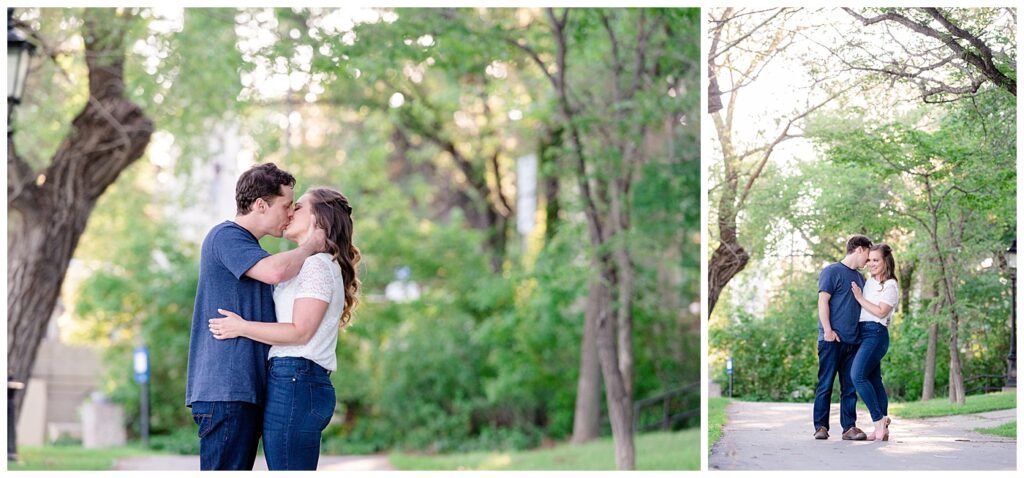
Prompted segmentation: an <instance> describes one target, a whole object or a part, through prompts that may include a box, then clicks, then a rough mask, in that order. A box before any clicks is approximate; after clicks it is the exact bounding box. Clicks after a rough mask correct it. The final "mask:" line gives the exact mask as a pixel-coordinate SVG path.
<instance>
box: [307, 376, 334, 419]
mask: <svg viewBox="0 0 1024 478" xmlns="http://www.w3.org/2000/svg"><path fill="white" fill-rule="evenodd" d="M309 394H310V397H309V414H310V415H312V416H313V417H315V418H316V419H317V420H318V421H319V422H320V429H321V430H323V429H324V428H327V424H328V423H330V421H331V417H333V416H334V406H335V404H336V403H337V399H336V396H335V394H334V387H333V386H331V385H324V384H319V383H311V384H309Z"/></svg>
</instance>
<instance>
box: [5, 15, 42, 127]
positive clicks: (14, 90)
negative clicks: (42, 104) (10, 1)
mask: <svg viewBox="0 0 1024 478" xmlns="http://www.w3.org/2000/svg"><path fill="white" fill-rule="evenodd" d="M35 49H36V46H35V45H33V44H31V43H29V42H28V41H26V40H25V35H22V34H21V32H19V31H18V30H15V29H14V9H13V8H8V9H7V134H10V133H11V115H12V113H13V112H14V107H15V106H16V105H18V104H19V103H21V95H22V93H24V92H25V79H26V78H27V77H28V65H29V63H30V62H31V60H32V53H34V52H35Z"/></svg>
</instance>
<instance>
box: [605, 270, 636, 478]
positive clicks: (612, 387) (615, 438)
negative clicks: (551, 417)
mask: <svg viewBox="0 0 1024 478" xmlns="http://www.w3.org/2000/svg"><path fill="white" fill-rule="evenodd" d="M607 269H610V267H608V266H606V271H605V272H604V273H603V274H602V275H604V276H605V279H608V278H609V277H608V270H607ZM601 294H602V295H603V296H604V299H603V300H602V301H603V302H605V303H607V304H610V303H611V291H610V290H608V288H606V287H604V284H602V285H601ZM614 329H615V317H614V315H613V314H612V308H611V307H602V310H601V312H600V314H598V319H597V354H598V358H599V359H600V361H601V374H602V376H603V377H604V384H605V387H604V390H605V400H606V401H607V402H608V418H609V419H610V421H611V424H612V443H614V446H615V466H616V468H618V469H620V470H633V469H635V468H636V451H635V448H634V444H633V432H634V430H633V400H632V398H631V397H630V396H629V395H627V392H626V386H625V381H624V380H623V377H622V373H621V372H620V370H619V363H618V356H617V355H618V354H616V351H615V330H614Z"/></svg>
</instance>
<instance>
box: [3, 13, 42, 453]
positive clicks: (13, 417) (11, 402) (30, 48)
mask: <svg viewBox="0 0 1024 478" xmlns="http://www.w3.org/2000/svg"><path fill="white" fill-rule="evenodd" d="M35 49H36V46H35V45H33V44H31V43H29V42H28V41H26V40H25V36H24V35H22V34H21V32H19V31H17V30H15V29H14V9H13V8H8V9H7V137H8V140H9V139H10V135H11V133H12V132H13V131H14V130H13V129H12V128H11V114H12V113H13V112H14V107H15V106H16V105H17V104H18V103H21V94H22V93H24V92H25V78H26V77H27V76H28V64H29V61H31V59H32V53H33V52H34V51H35ZM24 388H25V382H23V381H19V380H18V377H12V376H11V372H10V369H8V371H7V461H17V460H18V445H17V441H18V432H17V428H18V423H17V421H18V409H17V407H16V406H15V403H16V402H17V400H16V399H17V398H18V393H19V392H21V391H22V390H23V389H24Z"/></svg>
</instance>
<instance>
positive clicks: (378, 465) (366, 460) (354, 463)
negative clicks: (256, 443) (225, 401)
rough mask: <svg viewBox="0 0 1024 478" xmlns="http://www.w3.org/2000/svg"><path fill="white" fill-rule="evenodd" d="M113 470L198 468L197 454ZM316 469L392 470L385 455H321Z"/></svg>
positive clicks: (260, 465) (123, 463) (140, 459)
mask: <svg viewBox="0 0 1024 478" xmlns="http://www.w3.org/2000/svg"><path fill="white" fill-rule="evenodd" d="M114 469H115V470H196V471H198V470H199V456H198V455H149V456H133V457H129V458H122V459H121V460H119V461H118V462H117V463H116V464H115V465H114ZM253 469H254V470H266V469H267V461H266V460H265V459H264V458H263V455H259V456H257V457H256V466H254V467H253ZM317 470H334V471H367V470H394V467H392V466H391V463H389V462H388V457H387V456H386V455H353V456H321V457H320V466H318V467H317Z"/></svg>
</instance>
